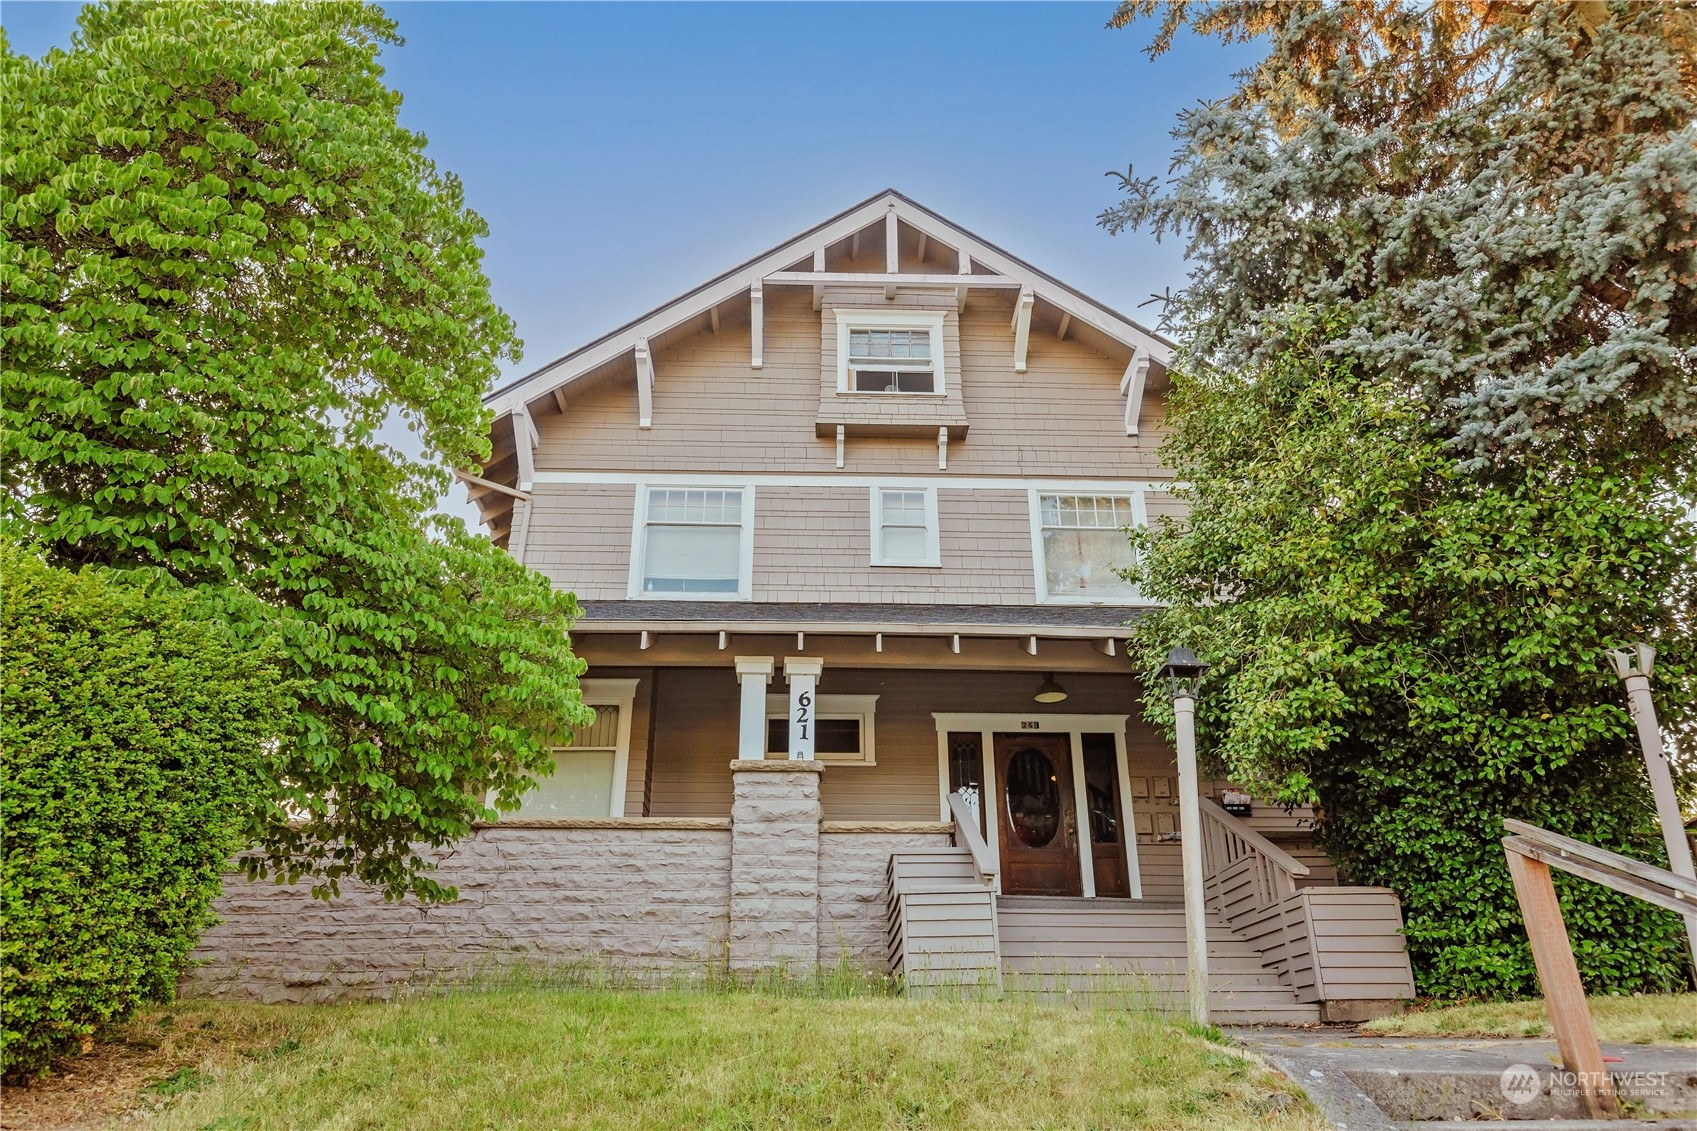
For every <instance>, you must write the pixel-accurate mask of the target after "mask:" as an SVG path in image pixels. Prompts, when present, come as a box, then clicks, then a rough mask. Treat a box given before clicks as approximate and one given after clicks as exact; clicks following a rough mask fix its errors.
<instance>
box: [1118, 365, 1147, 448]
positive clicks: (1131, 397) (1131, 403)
mask: <svg viewBox="0 0 1697 1131" xmlns="http://www.w3.org/2000/svg"><path fill="white" fill-rule="evenodd" d="M1149 361H1150V357H1149V351H1148V350H1145V349H1144V348H1143V347H1141V346H1139V347H1138V349H1137V352H1136V353H1133V354H1132V355H1131V364H1130V365H1127V366H1126V367H1125V376H1124V377H1121V378H1120V392H1121V393H1123V394H1124V395H1125V434H1126V435H1127V436H1135V435H1137V430H1138V427H1139V426H1140V425H1141V424H1142V422H1143V385H1144V382H1146V381H1147V380H1148V378H1149Z"/></svg>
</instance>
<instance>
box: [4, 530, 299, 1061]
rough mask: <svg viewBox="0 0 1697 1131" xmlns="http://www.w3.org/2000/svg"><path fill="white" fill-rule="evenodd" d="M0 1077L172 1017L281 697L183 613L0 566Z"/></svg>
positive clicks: (259, 781) (41, 567) (214, 623)
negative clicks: (163, 1004) (153, 1010)
mask: <svg viewBox="0 0 1697 1131" xmlns="http://www.w3.org/2000/svg"><path fill="white" fill-rule="evenodd" d="M0 570H3V571H4V572H3V584H4V592H3V602H0V603H3V616H0V648H3V652H0V664H3V669H0V679H3V684H0V696H3V705H4V710H3V712H0V743H3V747H4V750H3V755H4V757H3V765H0V815H3V819H4V836H5V862H4V871H3V873H0V910H3V913H4V919H5V933H4V939H3V941H0V999H3V1004H0V1016H3V1019H4V1026H3V1030H4V1032H3V1037H0V1064H3V1066H4V1070H5V1073H6V1074H7V1075H8V1076H16V1075H18V1074H20V1073H28V1072H33V1071H39V1070H41V1069H43V1068H45V1067H46V1065H47V1064H48V1062H49V1061H50V1060H51V1059H52V1058H53V1057H55V1056H58V1055H62V1054H65V1053H67V1052H74V1051H76V1050H78V1049H79V1048H86V1047H87V1043H88V1041H89V1040H90V1039H91V1037H92V1035H93V1034H94V1032H95V1031H96V1030H97V1029H98V1028H99V1026H100V1025H101V1024H103V1023H104V1022H107V1021H109V1020H112V1019H114V1018H118V1017H122V1016H123V1015H124V1014H126V1013H127V1012H128V1011H129V1010H131V1009H133V1008H134V1007H135V1006H136V1005H137V1004H138V1003H139V1002H141V1001H143V1000H148V999H168V998H169V997H170V996H171V994H172V992H173V991H174V988H175V986H176V982H177V978H178V977H179V975H180V974H181V972H182V970H183V968H184V964H185V961H186V959H187V956H188V953H189V951H190V950H191V949H192V948H193V947H194V944H195V941H196V939H197V938H198V937H199V935H200V932H201V931H202V930H203V929H204V928H205V926H206V925H207V923H208V921H209V917H210V916H209V906H210V904H211V901H212V900H213V899H214V898H215V897H216V896H217V894H218V891H219V885H220V872H221V870H222V868H223V866H224V864H225V862H226V861H227V860H228V859H229V858H230V856H231V854H232V853H233V852H234V851H235V850H236V849H238V848H240V847H241V840H242V838H243V835H244V829H246V828H247V827H248V823H249V821H250V820H251V817H252V815H253V814H254V813H255V812H256V810H257V809H258V807H259V806H261V805H263V804H264V802H265V798H266V796H267V794H268V792H269V791H268V789H267V785H266V774H265V768H266V767H265V757H264V754H265V750H266V747H267V743H268V742H270V741H272V740H274V738H275V735H276V734H277V732H278V725H279V722H280V720H281V717H282V716H281V714H280V712H281V711H282V710H283V709H284V708H286V707H287V706H288V699H289V690H290V689H289V687H288V686H286V685H284V684H283V683H282V682H281V681H280V680H279V677H278V675H277V673H276V671H275V670H274V669H273V668H272V667H271V666H270V662H269V660H268V659H267V657H266V655H265V652H264V650H263V649H254V648H250V647H243V646H242V645H240V644H239V643H238V642H236V641H235V640H233V639H232V638H231V637H230V636H229V635H228V633H227V631H226V630H225V629H224V628H223V627H222V626H221V625H220V623H219V622H218V620H217V619H216V618H215V617H213V616H209V615H207V614H206V612H205V606H204V605H201V604H197V603H196V601H195V600H194V599H193V598H192V597H191V596H189V595H187V594H184V593H182V592H181V591H173V590H170V589H169V588H165V589H157V588H156V589H153V590H149V589H148V588H145V587H144V586H142V585H141V584H138V583H136V582H134V581H131V580H128V579H126V578H124V577H123V576H122V575H118V574H114V573H111V572H108V571H104V570H96V569H85V570H83V571H82V572H80V573H71V572H67V571H65V570H61V569H55V568H52V567H49V566H47V565H45V564H44V563H43V562H42V561H41V560H40V559H38V558H36V557H33V556H32V555H30V554H28V553H27V552H23V551H19V550H17V549H15V548H11V547H0Z"/></svg>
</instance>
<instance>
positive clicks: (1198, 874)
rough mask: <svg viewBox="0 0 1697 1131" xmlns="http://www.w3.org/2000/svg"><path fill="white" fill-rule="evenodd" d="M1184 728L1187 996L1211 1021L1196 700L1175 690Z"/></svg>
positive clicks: (1177, 721) (1199, 1017) (1198, 1018)
mask: <svg viewBox="0 0 1697 1131" xmlns="http://www.w3.org/2000/svg"><path fill="white" fill-rule="evenodd" d="M1173 723H1174V729H1175V730H1176V731H1177V732H1178V735H1177V737H1178V827H1179V842H1178V844H1179V862H1180V864H1181V865H1182V866H1183V869H1184V942H1185V953H1186V955H1187V956H1188V961H1187V962H1186V964H1185V979H1184V981H1185V989H1186V996H1187V997H1189V999H1190V1019H1191V1020H1192V1021H1194V1022H1196V1023H1197V1024H1198V1025H1206V1024H1208V908H1207V904H1206V902H1205V900H1204V896H1203V890H1202V886H1203V880H1202V838H1203V837H1204V836H1206V835H1207V834H1206V833H1205V832H1204V831H1203V829H1202V802H1201V796H1202V794H1201V782H1200V780H1199V778H1198V776H1197V772H1196V700H1195V699H1193V698H1191V696H1190V695H1189V694H1182V695H1174V696H1173Z"/></svg>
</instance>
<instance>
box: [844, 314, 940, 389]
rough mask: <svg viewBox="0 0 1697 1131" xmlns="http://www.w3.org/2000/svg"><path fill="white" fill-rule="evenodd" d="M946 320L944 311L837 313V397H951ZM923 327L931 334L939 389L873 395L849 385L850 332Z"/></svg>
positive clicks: (932, 356) (932, 358) (932, 359)
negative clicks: (944, 329)
mask: <svg viewBox="0 0 1697 1131" xmlns="http://www.w3.org/2000/svg"><path fill="white" fill-rule="evenodd" d="M943 319H944V315H943V312H942V311H941V310H838V311H837V395H838V396H857V397H888V398H905V397H943V396H947V395H948V388H949V387H948V379H947V376H946V371H947V369H948V366H947V364H946V361H945V359H944V357H943V353H944V351H943ZM915 327H922V328H925V329H928V330H930V331H931V363H932V366H933V370H932V371H933V372H934V373H935V374H936V384H935V387H934V388H933V389H932V391H931V392H929V393H870V392H865V391H862V390H857V389H854V388H852V387H851V386H850V385H849V331H850V330H909V329H913V328H915Z"/></svg>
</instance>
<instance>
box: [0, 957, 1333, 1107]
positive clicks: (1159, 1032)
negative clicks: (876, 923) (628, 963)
mask: <svg viewBox="0 0 1697 1131" xmlns="http://www.w3.org/2000/svg"><path fill="white" fill-rule="evenodd" d="M108 1038H109V1043H107V1044H105V1045H102V1046H100V1048H99V1049H97V1051H96V1052H95V1053H94V1054H92V1055H91V1056H88V1057H82V1058H77V1059H73V1060H70V1061H67V1062H64V1063H63V1064H62V1065H61V1066H60V1068H59V1069H58V1070H57V1072H56V1074H55V1075H54V1076H52V1077H49V1078H48V1079H47V1080H46V1081H43V1082H40V1083H37V1084H35V1085H33V1086H32V1087H30V1088H28V1089H22V1090H20V1089H14V1088H8V1089H6V1125H7V1126H8V1127H12V1126H16V1127H49V1126H69V1125H79V1126H103V1125H107V1124H111V1125H117V1124H119V1123H121V1122H122V1123H128V1122H131V1121H133V1120H134V1119H135V1118H137V1116H138V1115H141V1114H142V1113H146V1116H145V1118H146V1121H147V1124H148V1126H150V1127H154V1128H159V1129H161V1131H164V1129H168V1128H189V1129H197V1131H236V1129H247V1131H260V1129H263V1128H285V1127H287V1128H421V1129H426V1128H427V1129H435V1128H443V1129H448V1128H461V1127H464V1128H519V1127H535V1128H552V1127H574V1128H576V1127H605V1128H618V1129H619V1131H633V1129H646V1128H768V1127H796V1128H823V1127H831V1128H860V1127H868V1128H873V1127H876V1128H885V1127H889V1128H901V1127H959V1128H994V1127H1007V1128H1039V1127H1057V1128H1058V1127H1081V1128H1082V1127H1090V1128H1110V1127H1151V1128H1218V1127H1250V1126H1254V1127H1256V1128H1258V1129H1259V1128H1265V1129H1268V1131H1273V1129H1280V1128H1292V1129H1294V1128H1313V1129H1318V1128H1323V1127H1325V1126H1326V1125H1325V1123H1324V1122H1323V1121H1321V1120H1320V1118H1319V1117H1318V1115H1317V1114H1315V1112H1314V1110H1313V1109H1312V1107H1310V1106H1309V1105H1308V1103H1307V1102H1306V1101H1305V1100H1299V1099H1295V1098H1294V1096H1293V1093H1294V1091H1295V1090H1294V1089H1293V1088H1292V1086H1291V1085H1290V1084H1289V1083H1288V1082H1286V1081H1285V1080H1284V1079H1283V1078H1282V1077H1279V1076H1277V1075H1276V1074H1274V1073H1272V1072H1271V1071H1269V1070H1267V1069H1266V1068H1264V1067H1262V1066H1261V1065H1260V1064H1259V1063H1258V1062H1256V1061H1254V1060H1251V1059H1248V1058H1246V1057H1245V1056H1243V1055H1240V1054H1238V1053H1237V1052H1235V1051H1234V1050H1232V1049H1229V1048H1226V1047H1224V1046H1221V1045H1219V1044H1216V1043H1213V1042H1210V1041H1209V1040H1208V1039H1206V1038H1205V1037H1204V1036H1202V1035H1199V1034H1197V1033H1195V1032H1193V1031H1191V1030H1189V1029H1188V1028H1186V1027H1184V1026H1182V1025H1180V1024H1177V1023H1174V1022H1171V1021H1169V1020H1166V1019H1163V1018H1160V1017H1156V1016H1153V1015H1147V1014H1136V1013H1124V1012H1114V1011H1107V1010H1101V1011H1094V1010H1075V1009H1067V1008H1052V1007H1040V1006H1031V1005H1022V1004H1013V1003H998V1002H912V1001H907V1000H905V999H901V998H894V997H886V996H849V997H835V998H830V997H815V998H807V997H797V996H785V995H779V994H770V993H763V992H759V991H728V992H708V991H686V990H667V991H656V992H634V991H628V990H623V991H621V990H604V989H543V988H528V989H527V988H517V989H512V988H509V989H496V990H487V991H480V992H471V991H462V992H455V993H446V994H442V995H436V996H419V997H414V998H410V999H407V1000H403V1001H399V1002H396V1003H388V1004H362V1005H333V1006H286V1005H273V1006H264V1005H252V1004H237V1003H220V1002H205V1001H199V1002H184V1003H179V1004H177V1005H174V1006H170V1007H166V1008H155V1009H151V1010H149V1011H147V1012H145V1013H143V1014H141V1015H138V1016H137V1017H136V1018H135V1019H134V1020H133V1021H131V1022H129V1023H127V1024H125V1025H123V1026H121V1027H118V1028H116V1029H115V1030H114V1031H113V1032H111V1033H109V1034H108ZM103 1062H104V1063H103Z"/></svg>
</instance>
